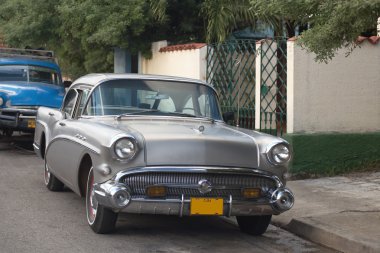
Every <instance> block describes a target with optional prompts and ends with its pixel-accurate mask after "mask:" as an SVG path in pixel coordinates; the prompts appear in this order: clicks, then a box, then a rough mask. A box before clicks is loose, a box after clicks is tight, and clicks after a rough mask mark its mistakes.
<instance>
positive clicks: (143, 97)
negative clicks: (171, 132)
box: [82, 79, 221, 120]
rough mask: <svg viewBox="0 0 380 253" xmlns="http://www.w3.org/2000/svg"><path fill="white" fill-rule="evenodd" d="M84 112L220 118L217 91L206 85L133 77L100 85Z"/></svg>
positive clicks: (92, 113) (91, 113)
mask: <svg viewBox="0 0 380 253" xmlns="http://www.w3.org/2000/svg"><path fill="white" fill-rule="evenodd" d="M82 114H83V115H121V116H128V115H139V114H140V115H160V116H180V117H206V118H212V119H216V120H220V119H221V116H220V111H219V106H218V103H217V99H216V95H215V92H214V90H213V89H211V88H210V87H208V86H206V85H201V84H197V83H187V82H177V81H176V82H175V81H157V80H131V79H129V80H127V79H124V80H112V81H108V82H105V83H102V84H101V85H99V86H98V87H97V88H96V89H95V90H94V92H93V93H92V94H91V96H90V98H89V101H88V103H87V106H86V107H85V109H84V111H83V113H82Z"/></svg>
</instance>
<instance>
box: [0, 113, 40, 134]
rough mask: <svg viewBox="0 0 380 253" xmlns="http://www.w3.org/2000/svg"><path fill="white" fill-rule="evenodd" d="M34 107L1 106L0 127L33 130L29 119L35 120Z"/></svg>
mask: <svg viewBox="0 0 380 253" xmlns="http://www.w3.org/2000/svg"><path fill="white" fill-rule="evenodd" d="M36 115H37V110H36V109H20V108H2V109H0V127H2V128H9V129H14V130H22V131H34V126H35V125H33V127H31V126H30V123H29V121H30V120H32V121H34V122H35V119H36Z"/></svg>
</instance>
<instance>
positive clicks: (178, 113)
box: [165, 112, 198, 118]
mask: <svg viewBox="0 0 380 253" xmlns="http://www.w3.org/2000/svg"><path fill="white" fill-rule="evenodd" d="M165 114H169V115H178V116H182V117H189V118H198V116H196V115H194V114H189V113H183V112H165Z"/></svg>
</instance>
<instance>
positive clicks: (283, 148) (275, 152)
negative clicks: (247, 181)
mask: <svg viewBox="0 0 380 253" xmlns="http://www.w3.org/2000/svg"><path fill="white" fill-rule="evenodd" d="M290 158H291V152H290V150H289V146H288V145H286V144H284V143H280V144H276V145H274V146H273V147H272V148H271V149H270V150H269V152H268V159H269V161H270V162H271V163H273V164H276V165H281V164H284V163H287V162H289V161H290Z"/></svg>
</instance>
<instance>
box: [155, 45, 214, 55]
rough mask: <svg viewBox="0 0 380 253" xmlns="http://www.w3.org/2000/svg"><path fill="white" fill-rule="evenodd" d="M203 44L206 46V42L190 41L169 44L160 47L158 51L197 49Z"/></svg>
mask: <svg viewBox="0 0 380 253" xmlns="http://www.w3.org/2000/svg"><path fill="white" fill-rule="evenodd" d="M204 46H207V44H206V43H190V44H182V45H171V46H167V47H162V48H160V52H161V53H162V52H173V51H182V50H192V49H199V48H202V47H204Z"/></svg>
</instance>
